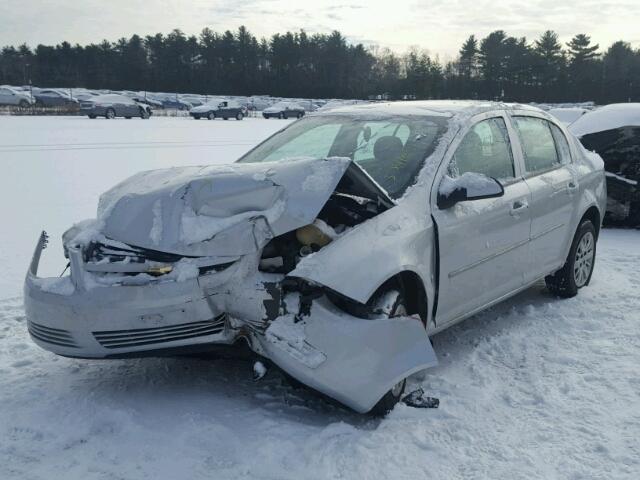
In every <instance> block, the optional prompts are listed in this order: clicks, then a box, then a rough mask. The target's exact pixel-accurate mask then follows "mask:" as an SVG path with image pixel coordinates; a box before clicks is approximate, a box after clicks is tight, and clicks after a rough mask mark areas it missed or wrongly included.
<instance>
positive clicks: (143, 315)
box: [24, 235, 234, 358]
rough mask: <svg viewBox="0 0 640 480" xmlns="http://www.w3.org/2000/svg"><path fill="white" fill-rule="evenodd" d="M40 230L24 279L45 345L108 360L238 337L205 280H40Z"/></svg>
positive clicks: (30, 313) (36, 333)
mask: <svg viewBox="0 0 640 480" xmlns="http://www.w3.org/2000/svg"><path fill="white" fill-rule="evenodd" d="M45 245H46V236H44V235H43V236H41V237H40V240H39V241H38V245H37V246H36V251H35V253H34V257H33V260H32V262H31V267H30V268H29V271H28V273H27V276H26V280H25V285H24V306H25V311H26V316H27V321H28V327H29V332H30V334H31V336H32V338H33V340H34V341H35V342H36V343H37V344H38V345H39V346H41V347H42V348H44V349H46V350H49V351H52V352H54V353H57V354H59V355H64V356H71V357H82V358H105V357H117V356H122V355H131V356H133V355H135V354H136V353H138V354H142V353H144V352H147V351H150V350H159V349H165V348H166V349H170V348H178V347H183V346H190V345H199V344H208V343H231V342H233V340H234V337H233V336H232V335H231V334H230V331H229V328H228V322H227V320H226V315H225V312H224V311H223V310H221V309H220V310H218V308H217V307H216V304H215V302H210V301H208V300H207V298H206V297H205V295H204V293H203V291H202V289H201V288H200V286H199V284H198V279H197V278H194V279H189V280H185V281H181V282H177V281H170V282H153V283H149V284H146V285H130V286H105V287H103V286H92V287H89V286H88V285H87V283H86V282H85V281H84V279H82V276H81V275H79V274H78V272H79V271H81V268H82V267H81V265H80V264H78V265H74V262H81V260H80V259H79V258H78V257H79V255H78V252H74V251H70V260H71V263H72V275H71V276H69V277H61V278H38V276H37V269H38V263H39V260H40V255H41V252H42V250H43V248H44V247H45Z"/></svg>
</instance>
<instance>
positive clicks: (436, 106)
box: [314, 100, 544, 117]
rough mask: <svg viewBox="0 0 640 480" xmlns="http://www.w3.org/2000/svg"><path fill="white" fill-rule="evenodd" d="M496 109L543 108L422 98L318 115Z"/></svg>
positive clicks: (436, 113)
mask: <svg viewBox="0 0 640 480" xmlns="http://www.w3.org/2000/svg"><path fill="white" fill-rule="evenodd" d="M494 110H530V111H532V112H538V113H544V112H543V110H541V109H539V108H537V107H532V106H531V105H522V104H517V103H501V102H490V101H480V100H420V101H404V102H375V103H364V104H357V105H345V106H340V107H335V108H332V109H330V110H327V111H326V112H323V113H320V114H317V115H329V114H336V113H340V114H365V115H366V114H373V115H425V116H447V117H453V116H457V115H467V116H471V115H475V114H478V113H483V112H490V111H494ZM314 115H316V114H314Z"/></svg>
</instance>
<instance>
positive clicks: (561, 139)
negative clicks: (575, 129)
mask: <svg viewBox="0 0 640 480" xmlns="http://www.w3.org/2000/svg"><path fill="white" fill-rule="evenodd" d="M549 125H550V126H551V134H552V135H553V139H554V140H555V142H556V151H557V152H558V156H559V157H560V163H562V164H563V165H566V164H568V163H571V150H569V143H568V142H567V137H565V136H564V133H562V130H560V129H559V128H558V127H557V126H556V125H554V124H553V123H550V124H549Z"/></svg>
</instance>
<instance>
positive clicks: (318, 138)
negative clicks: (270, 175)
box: [239, 115, 447, 198]
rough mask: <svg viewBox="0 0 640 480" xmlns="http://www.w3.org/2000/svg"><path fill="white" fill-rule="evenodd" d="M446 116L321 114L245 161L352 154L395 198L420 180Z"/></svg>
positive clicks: (261, 147)
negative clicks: (417, 179)
mask: <svg viewBox="0 0 640 480" xmlns="http://www.w3.org/2000/svg"><path fill="white" fill-rule="evenodd" d="M446 126H447V118H446V117H438V116H434V117H427V116H390V117H386V116H373V117H369V118H368V117H366V116H364V115H321V116H309V117H306V118H305V119H303V120H299V121H297V122H294V123H292V124H291V125H289V126H288V127H287V128H285V129H284V130H283V131H281V132H279V133H278V134H276V135H274V136H273V137H271V138H269V139H267V140H266V141H265V142H264V143H262V144H260V145H258V146H257V147H256V148H255V149H253V150H252V151H250V152H249V153H247V154H246V155H245V156H244V157H242V158H241V159H240V160H239V161H240V162H248V163H253V162H270V161H287V160H292V159H295V158H301V157H314V158H326V157H349V158H351V159H352V160H354V161H355V162H356V163H357V164H358V165H360V166H361V167H362V168H363V169H364V170H365V171H366V172H367V173H368V174H369V175H371V177H373V179H374V180H375V181H376V182H378V183H379V184H380V185H381V186H382V187H383V188H384V189H385V190H386V191H387V192H388V193H389V195H390V196H391V197H392V198H398V197H400V196H401V195H402V194H403V193H404V192H405V190H406V189H407V188H408V187H409V186H410V185H411V184H413V183H414V182H415V180H416V177H417V175H418V173H419V171H420V169H421V168H422V166H423V165H424V161H425V159H426V158H427V157H428V156H429V155H430V154H431V153H433V151H434V150H435V147H436V146H437V143H438V140H439V138H440V137H441V135H442V134H443V133H444V131H445V130H446Z"/></svg>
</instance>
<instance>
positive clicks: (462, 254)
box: [432, 116, 531, 329]
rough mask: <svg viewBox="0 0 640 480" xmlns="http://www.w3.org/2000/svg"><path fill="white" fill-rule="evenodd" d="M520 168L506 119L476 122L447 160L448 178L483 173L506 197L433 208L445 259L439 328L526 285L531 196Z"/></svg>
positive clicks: (437, 313) (439, 300)
mask: <svg viewBox="0 0 640 480" xmlns="http://www.w3.org/2000/svg"><path fill="white" fill-rule="evenodd" d="M454 145H455V144H454ZM446 161H447V160H446V159H445V162H446ZM443 167H445V166H443ZM519 170H520V168H519V166H518V165H517V164H516V163H515V162H514V157H513V150H512V148H511V142H510V140H509V133H508V131H507V126H506V123H505V118H504V117H502V116H500V117H493V118H486V119H484V120H480V121H479V122H477V123H475V124H474V125H473V126H472V127H471V128H470V129H469V130H468V132H467V133H466V134H465V135H464V137H463V138H462V140H461V141H460V143H459V145H458V146H457V147H456V148H455V153H454V154H453V155H452V156H451V158H450V160H449V161H448V164H447V165H446V171H445V175H448V176H450V177H456V176H459V175H462V174H463V173H465V172H476V173H483V174H485V175H487V176H490V177H493V178H496V179H497V180H499V181H500V182H501V183H502V185H503V187H504V196H502V197H498V198H489V199H480V200H473V201H464V202H459V203H458V204H456V205H454V206H453V207H451V208H448V209H444V210H440V209H439V208H438V207H437V205H432V212H433V213H432V214H433V217H434V219H435V223H436V225H437V229H438V245H439V257H440V268H439V276H440V281H439V293H438V308H437V312H436V328H438V329H440V328H441V327H443V326H445V325H447V324H450V323H453V322H455V321H457V320H458V319H460V318H462V317H464V316H466V315H468V314H469V313H472V312H475V311H477V310H479V309H481V308H483V307H484V306H486V305H487V304H489V303H491V302H493V301H494V300H497V299H499V298H501V297H503V296H505V295H507V294H509V293H511V292H513V291H514V290H517V289H518V288H521V287H522V286H523V284H524V273H525V269H526V265H527V258H528V248H529V230H530V223H531V215H530V210H529V202H530V197H531V194H530V191H529V187H528V186H527V184H526V183H525V182H524V180H523V179H522V178H521V176H520V172H519Z"/></svg>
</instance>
